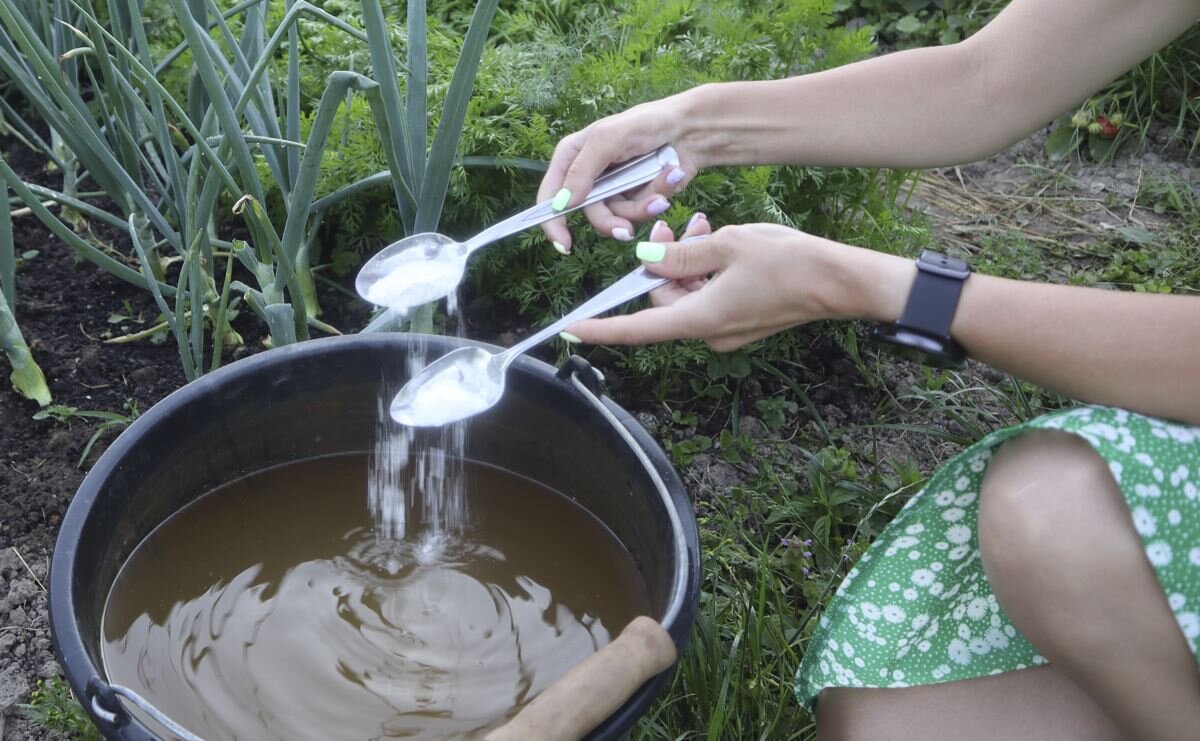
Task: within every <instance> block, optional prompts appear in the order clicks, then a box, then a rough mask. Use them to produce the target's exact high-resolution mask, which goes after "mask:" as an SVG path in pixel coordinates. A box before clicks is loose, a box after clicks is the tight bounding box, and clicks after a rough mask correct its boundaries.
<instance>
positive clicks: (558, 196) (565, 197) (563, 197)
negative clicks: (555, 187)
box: [550, 188, 571, 211]
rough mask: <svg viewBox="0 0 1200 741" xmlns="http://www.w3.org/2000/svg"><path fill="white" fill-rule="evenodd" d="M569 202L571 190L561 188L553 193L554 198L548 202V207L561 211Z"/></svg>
mask: <svg viewBox="0 0 1200 741" xmlns="http://www.w3.org/2000/svg"><path fill="white" fill-rule="evenodd" d="M570 202H571V191H569V190H567V189H566V188H563V189H562V190H560V191H558V192H557V193H555V194H554V200H553V201H551V202H550V208H552V209H554V210H555V211H562V210H563V209H564V208H566V207H567V204H568V203H570Z"/></svg>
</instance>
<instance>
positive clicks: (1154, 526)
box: [796, 407, 1200, 703]
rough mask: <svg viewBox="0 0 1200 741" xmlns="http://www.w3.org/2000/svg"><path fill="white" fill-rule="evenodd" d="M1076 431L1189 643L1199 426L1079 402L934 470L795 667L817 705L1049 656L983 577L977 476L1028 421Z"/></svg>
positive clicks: (1199, 492)
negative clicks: (822, 695) (829, 697)
mask: <svg viewBox="0 0 1200 741" xmlns="http://www.w3.org/2000/svg"><path fill="white" fill-rule="evenodd" d="M1034 428H1041V429H1061V430H1064V431H1067V432H1072V433H1075V434H1077V435H1080V436H1081V437H1082V438H1084V439H1085V440H1087V441H1088V442H1089V443H1090V444H1091V445H1092V446H1093V447H1094V448H1095V449H1096V450H1097V452H1098V453H1100V455H1101V456H1102V457H1104V458H1105V460H1106V462H1107V465H1108V469H1109V471H1110V472H1111V473H1112V476H1113V480H1114V481H1116V482H1117V484H1118V486H1119V487H1120V489H1121V491H1122V492H1123V493H1124V495H1125V498H1126V501H1127V503H1128V505H1129V510H1130V516H1131V518H1132V522H1133V525H1134V527H1135V529H1136V530H1137V532H1138V533H1139V535H1140V536H1141V537H1142V538H1143V545H1144V547H1145V552H1146V557H1147V559H1149V561H1150V563H1151V564H1152V565H1153V566H1154V569H1155V572H1156V574H1157V576H1158V578H1159V582H1160V584H1162V586H1163V588H1164V590H1165V593H1166V594H1167V595H1168V604H1169V605H1170V607H1171V610H1172V611H1173V613H1174V614H1175V617H1176V620H1177V621H1178V623H1179V626H1180V629H1181V630H1182V631H1183V634H1184V636H1185V638H1186V639H1187V641H1188V645H1189V646H1190V647H1191V650H1192V652H1193V653H1195V652H1196V650H1197V643H1198V642H1200V610H1198V608H1200V488H1198V484H1200V428H1194V427H1187V426H1184V425H1178V424H1174V423H1171V422H1165V421H1163V420H1157V419H1153V418H1149V417H1144V416H1141V415H1137V414H1133V413H1130V412H1126V411H1124V410H1119V409H1111V408H1107V407H1080V408H1077V409H1073V410H1068V411H1063V412H1058V413H1055V414H1051V415H1047V416H1044V417H1040V418H1038V419H1036V420H1033V421H1031V422H1028V423H1026V424H1025V425H1023V426H1021V427H1018V428H1011V429H1009V430H1001V431H999V432H997V433H993V434H992V435H990V436H988V437H987V438H985V439H984V440H981V441H980V442H979V443H977V444H976V445H975V446H973V447H971V448H970V449H968V450H966V451H965V452H963V453H962V454H961V455H959V456H958V457H957V458H955V459H954V460H952V461H950V462H949V463H948V464H946V465H945V466H944V467H943V468H942V469H941V470H940V471H938V472H936V473H935V474H934V476H933V477H931V478H930V481H929V483H928V485H927V487H926V490H925V491H923V492H921V493H919V494H918V495H917V496H915V497H913V498H912V499H911V500H910V501H909V502H908V503H907V504H906V505H905V506H904V508H903V509H902V510H901V512H900V514H899V515H898V516H897V517H896V519H895V520H894V521H893V523H892V524H891V525H890V526H889V527H888V528H887V529H886V530H885V531H884V532H883V533H882V534H881V535H880V536H879V537H878V538H877V539H876V541H875V543H874V544H873V545H872V546H871V548H870V549H868V551H867V553H866V554H864V555H863V556H862V557H861V558H860V559H859V560H858V562H857V563H856V564H855V565H854V567H853V568H852V569H851V571H850V573H849V574H848V575H847V577H846V578H845V579H844V580H843V583H842V586H841V587H840V588H839V590H838V596H837V598H835V599H834V600H833V601H832V602H831V603H830V604H829V606H828V607H827V609H826V611H825V612H824V613H823V614H822V615H821V617H820V619H819V620H818V627H817V632H816V633H815V634H814V635H813V636H812V638H811V639H810V641H809V643H808V649H807V652H806V654H805V656H804V658H803V663H802V664H801V666H800V668H799V671H798V672H797V684H796V693H797V696H798V697H799V699H800V700H801V701H802V702H805V703H811V702H812V701H813V699H814V698H815V697H816V695H817V694H818V693H819V692H820V690H821V689H822V688H824V687H828V686H846V687H892V686H895V687H903V686H913V685H920V684H929V683H932V682H943V681H951V680H959V679H967V678H971V677H981V676H988V675H991V674H997V673H1000V672H1004V671H1011V670H1014V669H1020V668H1026V667H1030V666H1040V665H1043V664H1045V663H1046V658H1045V657H1043V656H1041V655H1039V654H1038V653H1037V652H1036V651H1035V650H1033V647H1032V646H1031V645H1030V644H1029V642H1028V641H1027V640H1026V639H1025V638H1024V636H1022V635H1020V633H1018V632H1017V630H1016V628H1014V627H1013V625H1012V624H1011V623H1010V622H1009V620H1008V617H1007V616H1006V615H1005V614H1004V612H1003V610H1002V609H1001V607H1000V604H999V601H998V600H997V599H996V597H995V595H994V594H992V592H991V589H990V587H989V586H988V583H987V579H986V576H985V575H984V573H983V567H982V562H981V559H980V557H979V544H978V539H977V538H976V536H975V527H976V522H977V517H978V507H979V502H978V498H979V486H980V482H981V481H982V479H983V475H984V474H985V473H986V469H987V463H988V461H990V459H991V456H992V453H993V452H994V450H995V448H996V447H997V446H999V444H1000V443H1001V442H1003V441H1004V440H1006V439H1008V438H1010V437H1012V436H1013V435H1015V434H1017V433H1019V431H1020V430H1022V429H1034Z"/></svg>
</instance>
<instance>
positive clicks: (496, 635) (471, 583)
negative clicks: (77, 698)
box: [103, 456, 648, 739]
mask: <svg viewBox="0 0 1200 741" xmlns="http://www.w3.org/2000/svg"><path fill="white" fill-rule="evenodd" d="M465 470H466V488H465V491H466V496H467V498H468V499H469V502H470V512H471V517H470V522H469V523H468V524H467V525H466V526H465V527H464V528H463V530H462V532H461V534H460V535H459V536H449V535H444V534H443V535H441V536H425V537H424V538H423V539H422V540H420V541H417V542H413V541H411V540H410V541H401V542H392V541H387V540H385V539H381V538H377V537H376V535H375V533H374V532H373V531H372V522H371V517H370V515H369V513H368V512H367V510H366V508H365V507H364V506H363V499H364V497H363V494H364V493H365V491H366V486H367V482H366V478H367V466H366V465H365V460H364V458H363V456H340V457H336V458H324V459H318V460H310V461H304V462H301V463H296V464H293V465H289V466H284V467H281V468H276V469H272V470H269V471H265V472H263V473H260V474H256V475H254V476H251V477H248V478H246V479H243V480H241V481H238V482H235V483H233V484H231V485H228V486H226V487H223V488H221V489H219V490H217V491H215V492H213V493H211V494H209V495H208V496H205V497H203V498H202V499H200V500H198V501H197V502H195V503H194V504H192V505H191V506H189V507H187V508H186V509H184V510H183V511H181V512H180V513H178V514H176V515H175V516H174V517H172V518H170V519H169V520H168V521H167V522H165V523H163V524H162V525H161V526H160V527H158V528H157V529H156V530H155V531H154V532H152V533H151V534H150V536H149V537H148V538H147V539H146V540H145V541H144V542H143V543H142V544H141V545H140V546H139V547H138V548H137V549H136V550H135V551H134V553H133V555H132V556H131V557H130V559H129V561H128V562H127V563H126V564H125V566H124V567H123V569H122V570H121V573H120V574H119V575H118V577H117V580H116V582H115V583H114V585H113V589H112V592H111V594H110V595H109V599H108V603H107V605H106V609H105V614H104V619H103V638H104V647H103V653H104V664H105V667H106V669H107V673H108V676H109V679H110V680H111V681H113V682H115V683H117V684H124V685H126V686H129V687H131V688H132V689H134V690H135V691H137V692H138V693H140V694H142V695H143V696H145V697H147V698H148V699H149V700H150V701H151V702H152V703H154V704H155V705H156V706H157V707H158V708H159V709H160V710H163V711H164V712H166V713H167V715H168V716H170V717H172V718H173V719H175V720H176V721H178V722H179V723H181V724H182V725H183V726H184V727H186V728H188V729H189V730H191V731H192V732H193V733H196V734H198V735H200V736H202V737H203V738H205V739H266V738H282V739H374V738H396V737H402V738H420V739H450V738H472V737H478V736H482V732H483V731H484V730H486V729H490V728H492V727H494V726H495V725H498V724H499V722H500V721H501V720H502V719H503V718H505V717H508V716H511V714H512V713H513V712H515V709H516V708H518V707H519V706H520V705H521V704H523V703H524V702H526V701H527V700H529V699H532V698H533V697H534V696H535V695H536V694H537V693H538V692H540V691H541V690H542V689H544V688H545V687H546V686H547V685H549V684H550V683H552V682H553V681H554V680H555V679H557V678H558V677H559V676H561V675H562V674H563V673H564V672H566V671H567V669H569V668H570V667H572V666H574V665H575V664H576V663H578V662H579V661H581V660H582V659H584V658H585V657H587V656H588V655H590V654H592V653H593V652H595V651H596V650H597V649H598V648H600V647H601V646H603V645H605V644H606V643H608V642H609V640H610V638H611V637H612V636H614V635H615V634H616V633H618V632H620V630H621V629H622V628H623V627H624V626H625V624H626V623H628V621H629V620H631V619H632V618H633V617H634V616H636V615H638V614H644V613H646V612H647V610H648V598H647V596H646V593H645V587H644V585H643V583H642V581H641V578H640V576H639V575H638V574H637V572H636V570H635V567H634V565H633V562H632V560H631V559H630V557H629V555H628V553H627V552H626V551H625V550H624V549H623V548H622V547H621V546H620V544H619V543H618V542H617V541H616V539H615V538H614V537H613V536H612V534H611V533H610V532H609V531H608V530H606V529H605V528H604V527H603V526H602V525H601V524H600V523H599V522H598V521H596V520H595V519H594V518H593V517H592V516H591V515H590V514H588V513H587V512H585V511H584V510H583V509H582V508H580V507H578V506H577V505H575V504H574V503H572V502H571V501H570V500H568V499H566V498H565V497H563V496H561V495H558V494H556V493H554V492H552V491H550V490H548V489H546V488H544V487H542V486H540V485H538V484H536V483H534V482H531V481H529V480H527V479H524V478H520V477H517V476H515V475H513V474H511V473H507V472H504V471H501V470H498V469H496V468H492V467H488V466H483V465H479V464H474V463H468V464H467V465H466V469H465Z"/></svg>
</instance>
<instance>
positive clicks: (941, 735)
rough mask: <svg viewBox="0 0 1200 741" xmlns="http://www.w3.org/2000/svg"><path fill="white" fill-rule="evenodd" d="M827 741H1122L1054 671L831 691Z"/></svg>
mask: <svg viewBox="0 0 1200 741" xmlns="http://www.w3.org/2000/svg"><path fill="white" fill-rule="evenodd" d="M817 710H818V714H817V738H819V739H820V741H840V740H841V739H858V740H860V741H907V740H909V739H911V740H912V741H931V740H933V739H970V740H971V741H1015V740H1016V739H1037V741H1118V739H1120V738H1121V736H1120V734H1119V733H1118V732H1117V729H1116V727H1115V726H1114V725H1113V724H1112V721H1110V720H1109V719H1108V717H1107V716H1106V715H1105V714H1104V713H1103V712H1101V711H1100V709H1099V708H1098V707H1096V705H1095V703H1093V702H1092V700H1091V699H1090V698H1089V697H1088V696H1087V695H1085V694H1084V693H1083V692H1082V691H1081V690H1080V689H1079V688H1078V687H1077V686H1075V684H1074V683H1073V682H1072V681H1071V680H1069V679H1067V678H1066V677H1064V676H1063V675H1062V674H1060V673H1059V672H1058V671H1057V670H1055V669H1054V668H1053V667H1048V666H1045V667H1038V668H1036V669H1022V670H1020V671H1014V672H1007V673H1005V674H997V675H996V676H993V677H980V678H979V679H967V680H963V681H959V682H946V683H944V684H932V685H923V686H920V687H906V688H904V689H840V688H839V689H828V690H825V691H824V692H822V693H821V698H820V701H819V702H818V703H817Z"/></svg>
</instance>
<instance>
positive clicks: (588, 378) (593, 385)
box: [554, 355, 605, 406]
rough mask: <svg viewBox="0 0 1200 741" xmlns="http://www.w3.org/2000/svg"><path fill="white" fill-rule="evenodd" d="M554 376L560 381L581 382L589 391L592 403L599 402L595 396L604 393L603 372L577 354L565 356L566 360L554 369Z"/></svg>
mask: <svg viewBox="0 0 1200 741" xmlns="http://www.w3.org/2000/svg"><path fill="white" fill-rule="evenodd" d="M554 376H555V377H556V378H557V379H558V380H560V381H566V380H572V381H576V382H578V383H581V384H583V387H584V388H586V389H587V390H588V391H590V392H591V395H592V399H590V401H592V402H593V403H599V398H597V397H601V396H604V395H605V389H604V374H603V373H601V372H600V370H599V369H598V368H596V367H595V366H593V365H592V364H591V363H589V362H588V361H586V360H584V359H583V358H581V357H579V356H578V355H572V356H571V357H569V358H567V360H566V362H565V363H563V364H562V365H561V366H559V368H558V370H557V371H555V373H554ZM601 406H603V405H601Z"/></svg>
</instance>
